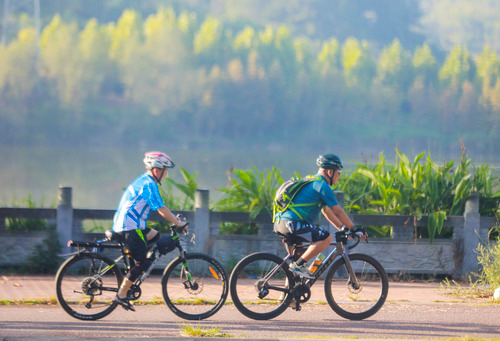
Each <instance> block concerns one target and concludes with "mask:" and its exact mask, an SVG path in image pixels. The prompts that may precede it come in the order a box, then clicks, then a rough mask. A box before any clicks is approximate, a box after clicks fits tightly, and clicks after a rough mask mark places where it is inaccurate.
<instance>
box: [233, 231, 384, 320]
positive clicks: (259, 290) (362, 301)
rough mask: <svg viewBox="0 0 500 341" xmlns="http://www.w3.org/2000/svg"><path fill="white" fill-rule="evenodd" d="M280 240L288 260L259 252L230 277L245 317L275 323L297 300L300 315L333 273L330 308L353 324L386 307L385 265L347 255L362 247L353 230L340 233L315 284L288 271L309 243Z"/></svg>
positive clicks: (327, 289)
mask: <svg viewBox="0 0 500 341" xmlns="http://www.w3.org/2000/svg"><path fill="white" fill-rule="evenodd" d="M280 237H282V239H283V242H284V243H285V246H286V248H287V251H288V255H287V256H286V257H285V258H280V257H278V256H277V255H275V254H271V253H262V252H259V253H254V254H251V255H249V256H246V257H245V258H243V259H242V260H241V261H240V262H239V263H238V264H237V265H236V267H235V268H234V270H233V272H232V273H231V278H230V285H229V286H230V291H231V298H232V300H233V303H234V305H235V307H236V308H237V309H238V310H239V311H240V312H241V313H242V314H243V315H245V316H247V317H249V318H252V319H255V320H268V319H272V318H274V317H276V316H278V315H280V314H281V313H283V312H284V311H285V310H286V309H287V308H288V306H290V304H291V303H292V302H293V301H295V305H294V306H293V308H294V309H295V310H297V311H299V310H300V309H301V306H300V304H301V303H304V302H307V301H308V300H309V299H310V297H311V289H310V288H311V286H312V285H313V284H314V283H315V282H316V281H317V280H318V279H319V278H320V276H321V275H322V274H323V273H324V272H325V271H326V270H327V269H328V268H329V270H328V273H327V274H326V276H325V295H326V298H327V300H328V304H329V305H330V307H331V308H332V309H333V310H334V311H335V312H336V313H337V314H339V315H340V316H342V317H344V318H346V319H350V320H362V319H366V318H368V317H370V316H372V315H373V314H375V313H376V312H377V311H378V310H379V309H380V308H381V307H382V305H383V304H384V302H385V300H386V298H387V294H388V291H389V281H388V278H387V274H386V272H385V270H384V268H383V267H382V265H380V263H379V262H378V261H376V260H375V259H374V258H372V257H370V256H368V255H365V254H359V253H358V254H349V253H348V250H350V249H352V248H354V247H355V246H356V245H358V243H359V241H360V238H359V236H358V235H356V234H354V233H351V232H350V231H338V232H336V233H335V243H332V245H335V248H334V250H333V251H332V252H331V253H330V254H329V255H328V256H327V257H326V258H325V260H324V261H323V263H322V264H321V265H320V266H319V267H318V269H317V270H316V272H315V273H314V276H315V277H314V279H306V278H302V277H299V276H298V275H296V274H294V273H292V272H291V271H290V270H289V262H290V261H292V260H296V259H298V258H299V257H300V255H301V254H302V253H303V252H304V251H305V250H306V249H307V247H308V246H309V244H307V245H305V244H304V245H302V244H301V242H300V241H299V240H297V239H296V238H295V237H293V236H283V235H281V236H280ZM349 239H352V240H353V242H354V243H353V244H352V245H347V242H348V240H349ZM350 243H351V242H350ZM346 245H347V246H346ZM337 257H339V259H337V260H336V261H335V259H336V258H337ZM334 261H335V263H334ZM332 263H333V265H332ZM330 265H331V267H330Z"/></svg>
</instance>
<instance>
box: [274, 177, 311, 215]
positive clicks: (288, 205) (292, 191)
mask: <svg viewBox="0 0 500 341" xmlns="http://www.w3.org/2000/svg"><path fill="white" fill-rule="evenodd" d="M316 180H321V178H318V177H306V178H302V179H295V178H291V179H290V180H288V181H285V182H284V183H283V184H282V185H281V186H280V187H279V188H278V190H277V191H276V195H275V196H274V204H273V223H274V222H275V220H276V214H277V213H282V212H285V211H286V210H292V211H293V212H294V213H295V214H297V216H298V217H299V218H300V219H302V216H301V215H300V213H299V212H297V210H295V207H299V206H313V205H321V204H317V203H304V204H294V203H293V199H294V198H295V196H296V195H297V193H299V191H300V190H301V189H302V188H304V186H305V185H307V184H310V183H311V182H313V181H316Z"/></svg>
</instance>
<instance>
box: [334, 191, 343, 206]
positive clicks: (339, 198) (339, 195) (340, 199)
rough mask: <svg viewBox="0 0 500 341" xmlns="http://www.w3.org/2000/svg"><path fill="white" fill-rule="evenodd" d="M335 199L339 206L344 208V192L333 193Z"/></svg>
mask: <svg viewBox="0 0 500 341" xmlns="http://www.w3.org/2000/svg"><path fill="white" fill-rule="evenodd" d="M333 193H334V194H335V199H337V202H338V203H339V206H340V207H342V208H344V192H343V191H334V192H333Z"/></svg>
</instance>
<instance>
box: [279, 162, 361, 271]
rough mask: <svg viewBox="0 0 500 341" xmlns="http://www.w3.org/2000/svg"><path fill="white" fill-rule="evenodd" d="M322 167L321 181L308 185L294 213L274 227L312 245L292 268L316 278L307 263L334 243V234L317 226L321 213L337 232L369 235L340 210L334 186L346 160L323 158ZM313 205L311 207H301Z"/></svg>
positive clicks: (296, 201) (296, 200)
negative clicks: (316, 221) (347, 230)
mask: <svg viewBox="0 0 500 341" xmlns="http://www.w3.org/2000/svg"><path fill="white" fill-rule="evenodd" d="M316 164H317V165H318V167H319V170H318V174H316V176H315V177H316V178H317V180H315V181H313V182H311V183H309V184H307V185H306V186H305V187H304V188H302V189H301V190H300V192H299V193H297V195H296V196H295V198H294V199H293V204H294V205H296V206H295V207H293V209H287V210H286V211H284V212H281V213H277V215H276V217H275V223H274V231H275V232H277V233H278V234H281V235H289V234H291V235H294V236H297V237H300V239H301V240H304V241H307V242H311V243H312V244H311V245H310V246H309V247H308V248H307V250H306V251H305V252H304V254H302V256H301V257H300V258H299V259H298V260H297V261H296V262H293V263H292V264H291V265H290V271H292V272H294V273H297V274H299V275H300V276H302V277H306V278H314V276H313V274H312V273H311V272H310V271H309V269H308V268H307V267H306V263H307V262H308V261H309V260H311V259H313V258H314V257H316V256H317V255H318V254H319V253H321V252H322V251H323V250H325V249H326V248H327V247H328V245H330V243H331V242H332V236H331V234H330V233H329V232H328V231H326V230H325V229H323V228H321V227H319V226H317V225H315V224H314V221H315V220H316V218H317V217H318V215H319V213H320V212H321V213H323V215H324V216H325V218H326V219H327V220H328V221H329V222H330V223H332V224H333V225H334V226H335V227H336V228H337V229H339V230H340V229H352V230H353V231H355V232H356V231H359V232H357V233H359V234H360V235H361V236H362V237H364V236H365V235H366V232H365V230H364V229H363V228H358V227H356V226H355V225H354V224H353V222H352V221H351V219H349V217H348V216H347V214H346V213H345V211H344V210H343V209H342V207H340V206H339V204H338V202H337V200H336V199H335V195H334V193H333V190H332V188H331V187H330V186H332V185H334V184H336V183H337V182H338V181H339V178H340V174H341V172H342V168H343V167H344V166H343V164H342V160H341V159H340V158H339V157H338V156H336V155H333V154H324V155H320V156H319V157H318V159H317V160H316ZM300 204H311V205H302V206H301V205H300Z"/></svg>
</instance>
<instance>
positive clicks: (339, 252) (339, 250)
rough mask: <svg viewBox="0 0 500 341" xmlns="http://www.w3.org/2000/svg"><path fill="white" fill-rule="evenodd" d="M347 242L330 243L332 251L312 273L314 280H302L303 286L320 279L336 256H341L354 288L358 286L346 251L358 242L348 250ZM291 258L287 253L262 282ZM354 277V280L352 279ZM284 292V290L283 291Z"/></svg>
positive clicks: (306, 245) (301, 246)
mask: <svg viewBox="0 0 500 341" xmlns="http://www.w3.org/2000/svg"><path fill="white" fill-rule="evenodd" d="M345 241H347V238H345V239H341V240H340V241H336V242H333V243H331V244H330V245H333V246H334V249H333V250H332V251H331V252H330V253H329V254H328V256H327V257H326V258H325V260H324V261H323V262H322V263H321V265H320V266H319V267H318V269H317V270H316V272H315V273H314V279H304V281H303V284H305V285H306V286H307V287H308V288H310V287H311V286H313V285H314V283H315V282H316V281H317V280H318V279H319V278H320V277H321V275H322V274H323V273H324V272H325V271H326V270H327V269H328V268H329V267H330V265H331V264H332V263H333V262H334V261H335V260H336V259H337V257H338V256H341V257H342V258H344V260H345V263H346V267H347V269H346V271H347V273H348V274H349V277H350V279H351V281H352V282H353V283H354V285H355V286H359V283H358V279H357V278H356V276H353V274H354V269H353V268H352V265H351V262H350V261H349V252H348V249H350V248H353V247H355V246H356V245H357V243H359V240H358V242H357V243H356V244H355V245H353V246H352V247H350V248H348V247H345V246H344V242H345ZM309 245H310V244H305V245H303V244H302V245H294V247H295V248H297V247H300V248H307V247H309ZM291 258H292V255H291V254H290V253H289V254H288V255H286V256H285V258H283V262H282V263H281V264H280V265H277V266H276V267H274V269H272V270H271V271H270V272H269V273H268V274H267V275H266V276H265V277H264V280H265V282H267V281H268V280H269V278H272V276H274V274H275V273H276V272H277V271H278V270H279V269H280V268H282V267H283V265H284V264H285V263H286V262H287V261H289V260H290V259H291ZM353 277H354V278H353ZM275 289H276V290H278V291H282V290H280V289H279V288H275ZM291 289H293V288H289V289H288V291H290V290H291ZM283 291H284V290H283Z"/></svg>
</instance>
